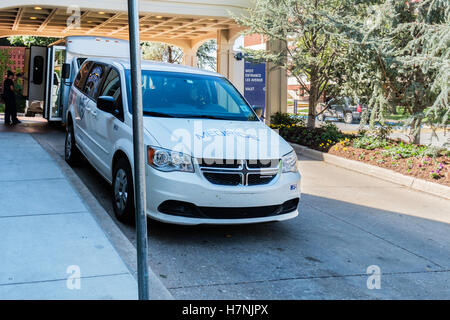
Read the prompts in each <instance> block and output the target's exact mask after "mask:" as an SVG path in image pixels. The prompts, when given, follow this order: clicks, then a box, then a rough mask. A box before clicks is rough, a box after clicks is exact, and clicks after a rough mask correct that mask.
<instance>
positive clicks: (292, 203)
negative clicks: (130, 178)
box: [158, 198, 300, 219]
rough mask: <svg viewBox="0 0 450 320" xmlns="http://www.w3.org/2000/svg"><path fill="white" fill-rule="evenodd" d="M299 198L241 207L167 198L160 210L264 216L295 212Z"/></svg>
mask: <svg viewBox="0 0 450 320" xmlns="http://www.w3.org/2000/svg"><path fill="white" fill-rule="evenodd" d="M299 200H300V199H299V198H295V199H292V200H288V201H286V202H284V203H283V204H280V205H272V206H262V207H241V208H228V207H227V208H224V207H198V206H196V205H195V204H193V203H189V202H183V201H175V200H167V201H164V202H163V203H162V204H160V205H159V206H158V211H159V212H161V213H165V214H170V215H174V216H182V217H189V218H204V219H245V218H263V217H271V216H276V215H280V214H285V213H290V212H293V211H295V210H297V206H298V203H299Z"/></svg>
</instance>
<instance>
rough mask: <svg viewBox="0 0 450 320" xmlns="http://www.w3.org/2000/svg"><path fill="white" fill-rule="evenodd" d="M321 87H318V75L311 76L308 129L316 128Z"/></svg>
mask: <svg viewBox="0 0 450 320" xmlns="http://www.w3.org/2000/svg"><path fill="white" fill-rule="evenodd" d="M318 94H319V87H318V85H317V75H316V74H311V83H310V88H309V100H308V103H309V110H308V122H307V126H308V128H314V127H315V126H316V107H317V101H318V100H319V97H318Z"/></svg>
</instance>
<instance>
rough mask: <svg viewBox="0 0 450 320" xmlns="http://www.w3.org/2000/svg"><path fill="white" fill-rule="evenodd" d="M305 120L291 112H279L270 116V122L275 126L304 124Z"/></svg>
mask: <svg viewBox="0 0 450 320" xmlns="http://www.w3.org/2000/svg"><path fill="white" fill-rule="evenodd" d="M303 122H304V121H303V120H302V119H300V118H297V117H295V116H292V115H290V114H289V113H281V112H277V113H275V114H274V115H272V116H271V117H270V123H271V124H273V125H275V126H278V125H285V126H292V125H303V124H304V123H303Z"/></svg>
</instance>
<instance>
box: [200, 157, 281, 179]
mask: <svg viewBox="0 0 450 320" xmlns="http://www.w3.org/2000/svg"><path fill="white" fill-rule="evenodd" d="M197 161H198V164H199V166H200V169H201V172H202V173H203V176H204V177H205V178H206V180H208V181H209V182H211V183H212V184H217V185H223V186H239V185H240V186H258V185H265V184H269V183H270V182H272V181H273V180H274V179H275V178H276V177H277V175H278V172H279V170H280V161H279V160H278V159H275V160H222V159H219V160H214V159H197Z"/></svg>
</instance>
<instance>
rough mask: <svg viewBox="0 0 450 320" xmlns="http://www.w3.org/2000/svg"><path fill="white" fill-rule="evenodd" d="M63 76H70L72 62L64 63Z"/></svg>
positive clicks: (64, 77)
mask: <svg viewBox="0 0 450 320" xmlns="http://www.w3.org/2000/svg"><path fill="white" fill-rule="evenodd" d="M61 78H63V79H69V78H70V64H69V63H64V64H63V65H62V70H61Z"/></svg>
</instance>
